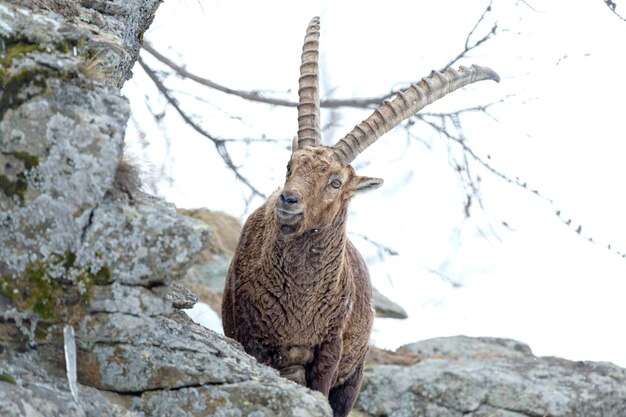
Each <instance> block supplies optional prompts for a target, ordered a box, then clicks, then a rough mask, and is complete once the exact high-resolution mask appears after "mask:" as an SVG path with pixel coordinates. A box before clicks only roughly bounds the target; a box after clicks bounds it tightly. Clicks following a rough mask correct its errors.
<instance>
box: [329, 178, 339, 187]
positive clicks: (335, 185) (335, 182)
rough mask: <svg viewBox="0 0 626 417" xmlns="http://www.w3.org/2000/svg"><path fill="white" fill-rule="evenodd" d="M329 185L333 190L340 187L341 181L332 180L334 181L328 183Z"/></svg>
mask: <svg viewBox="0 0 626 417" xmlns="http://www.w3.org/2000/svg"><path fill="white" fill-rule="evenodd" d="M330 185H331V186H332V187H333V188H339V187H341V181H339V180H338V179H334V180H332V181H331V182H330Z"/></svg>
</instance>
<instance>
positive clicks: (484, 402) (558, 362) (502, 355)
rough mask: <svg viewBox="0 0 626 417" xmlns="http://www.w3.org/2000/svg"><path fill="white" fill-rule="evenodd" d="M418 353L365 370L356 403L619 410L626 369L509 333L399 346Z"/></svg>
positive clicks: (600, 416) (441, 408)
mask: <svg viewBox="0 0 626 417" xmlns="http://www.w3.org/2000/svg"><path fill="white" fill-rule="evenodd" d="M398 352H404V353H413V354H418V355H419V356H421V360H420V361H419V362H417V363H415V364H413V365H411V366H399V365H374V366H372V367H370V368H369V369H367V370H366V372H365V380H364V383H363V388H362V391H361V395H360V397H359V400H358V404H357V408H358V409H359V410H360V411H362V412H364V413H365V415H370V416H383V415H384V416H388V417H409V416H421V417H461V416H465V417H496V416H500V417H538V416H550V417H622V416H626V370H625V369H622V368H619V367H617V366H615V365H613V364H610V363H602V362H574V361H568V360H565V359H560V358H554V357H536V356H534V355H533V354H532V352H531V351H530V348H529V347H528V346H526V345H524V344H522V343H519V342H516V341H513V340H507V339H492V338H469V337H463V336H458V337H449V338H439V339H431V340H426V341H423V342H419V343H414V344H411V345H407V346H404V347H402V348H400V349H399V350H398Z"/></svg>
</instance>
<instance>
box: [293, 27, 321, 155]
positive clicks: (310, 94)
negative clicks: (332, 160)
mask: <svg viewBox="0 0 626 417" xmlns="http://www.w3.org/2000/svg"><path fill="white" fill-rule="evenodd" d="M319 38H320V18H319V17H317V16H316V17H314V18H313V19H311V22H310V23H309V27H308V28H307V30H306V36H305V37H304V45H303V46H302V64H301V65H300V81H299V88H298V96H299V97H300V101H299V103H298V149H301V148H303V147H304V146H319V145H321V144H322V134H321V131H320V96H319V70H318V65H317V60H318V58H319V49H318V48H319Z"/></svg>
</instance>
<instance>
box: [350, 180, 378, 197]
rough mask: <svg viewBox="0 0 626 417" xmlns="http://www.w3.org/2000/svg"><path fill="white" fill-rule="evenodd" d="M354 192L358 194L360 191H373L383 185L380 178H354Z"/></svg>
mask: <svg viewBox="0 0 626 417" xmlns="http://www.w3.org/2000/svg"><path fill="white" fill-rule="evenodd" d="M353 183H354V191H356V192H357V193H360V192H362V191H369V190H375V189H377V188H378V187H380V186H381V185H383V179H382V178H371V177H354V179H353Z"/></svg>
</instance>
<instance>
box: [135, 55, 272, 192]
mask: <svg viewBox="0 0 626 417" xmlns="http://www.w3.org/2000/svg"><path fill="white" fill-rule="evenodd" d="M137 62H138V63H139V65H140V66H141V68H143V70H144V71H145V72H146V74H147V75H148V77H150V79H151V80H152V82H153V83H154V84H155V85H156V87H157V89H158V90H159V91H160V92H161V94H163V96H164V97H165V99H166V100H167V102H168V103H170V104H171V105H172V107H174V109H175V110H176V111H177V112H178V114H179V115H180V116H181V117H182V118H183V120H184V121H185V122H186V123H187V124H188V125H189V126H191V127H192V128H193V129H194V130H195V131H196V132H198V133H200V134H201V135H202V136H204V137H205V138H207V139H209V140H211V142H213V144H214V145H215V149H216V150H217V153H218V154H219V156H220V157H221V158H222V160H223V161H224V163H225V164H226V166H227V167H228V168H230V170H231V171H233V172H234V173H235V176H236V177H237V179H239V180H240V181H241V182H242V183H244V184H245V185H246V186H247V187H248V188H250V190H251V191H252V192H253V193H254V194H255V195H257V196H259V197H262V198H264V199H265V198H267V196H266V195H265V194H263V193H262V192H260V191H259V190H257V189H256V187H254V186H253V185H252V184H251V183H250V181H249V180H248V179H247V178H246V177H244V176H243V175H242V174H241V173H240V172H239V169H238V168H237V166H235V164H234V163H233V160H232V159H231V157H230V154H229V153H228V149H227V148H226V141H225V140H223V139H220V138H217V137H215V136H213V135H211V134H210V133H209V132H207V131H206V130H205V129H204V128H203V127H201V126H200V125H198V124H197V123H196V122H195V121H194V120H193V119H192V118H191V117H189V116H188V115H187V114H186V113H185V112H184V111H183V110H182V108H181V107H180V105H179V104H178V101H177V100H176V99H175V98H174V97H172V95H171V94H170V92H169V90H168V89H167V87H165V85H163V83H162V82H161V80H160V79H159V77H157V75H156V74H155V73H154V71H153V70H152V69H151V68H150V67H148V66H147V65H146V64H145V62H143V60H142V59H141V57H139V58H138V59H137Z"/></svg>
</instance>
